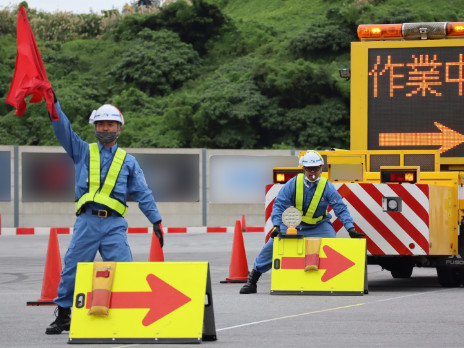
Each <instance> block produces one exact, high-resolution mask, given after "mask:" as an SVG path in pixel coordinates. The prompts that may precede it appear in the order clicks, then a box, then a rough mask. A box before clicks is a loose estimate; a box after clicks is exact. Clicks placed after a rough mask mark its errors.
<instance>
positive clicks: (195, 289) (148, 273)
mask: <svg viewBox="0 0 464 348" xmlns="http://www.w3.org/2000/svg"><path fill="white" fill-rule="evenodd" d="M92 277H93V263H79V264H78V267H77V275H76V285H75V290H74V305H73V312H72V319H71V329H70V332H69V341H68V343H199V342H201V341H202V339H204V340H215V339H216V329H215V326H214V313H213V303H212V293H211V280H210V275H209V266H208V263H207V262H118V263H117V267H116V269H115V273H114V280H113V286H112V291H111V299H110V305H109V315H108V316H106V317H101V316H91V315H88V313H89V308H90V303H91V298H92ZM205 299H206V300H205Z"/></svg>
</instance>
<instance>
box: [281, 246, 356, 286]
mask: <svg viewBox="0 0 464 348" xmlns="http://www.w3.org/2000/svg"><path fill="white" fill-rule="evenodd" d="M322 248H323V250H324V252H325V254H326V255H327V257H324V258H320V259H319V271H321V270H325V273H324V274H323V275H322V277H321V281H323V282H326V281H328V280H330V279H332V278H334V277H336V276H337V275H339V274H340V273H342V272H345V271H346V270H347V269H349V268H351V267H353V266H354V265H355V263H354V262H353V261H351V260H350V259H348V258H347V257H345V256H343V255H342V254H340V253H339V252H338V251H336V250H334V249H332V248H331V247H329V246H328V245H324V246H323V247H322ZM281 263H282V266H281V268H282V269H301V270H303V269H304V268H305V258H304V257H282V261H281ZM319 271H317V272H319Z"/></svg>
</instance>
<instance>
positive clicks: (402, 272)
mask: <svg viewBox="0 0 464 348" xmlns="http://www.w3.org/2000/svg"><path fill="white" fill-rule="evenodd" d="M412 269H413V267H412V266H411V267H409V266H406V267H398V268H392V269H391V270H390V272H391V275H392V277H393V278H411V275H412Z"/></svg>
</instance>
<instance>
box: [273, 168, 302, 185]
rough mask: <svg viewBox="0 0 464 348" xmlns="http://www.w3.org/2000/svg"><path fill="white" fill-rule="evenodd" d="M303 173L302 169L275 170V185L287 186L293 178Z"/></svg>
mask: <svg viewBox="0 0 464 348" xmlns="http://www.w3.org/2000/svg"><path fill="white" fill-rule="evenodd" d="M299 173H302V169H301V168H298V169H283V170H282V169H278V168H277V169H274V184H285V183H286V182H287V181H289V180H290V179H291V178H293V177H295V176H297V175H298V174H299Z"/></svg>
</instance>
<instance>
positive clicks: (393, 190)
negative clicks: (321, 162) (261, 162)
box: [265, 183, 429, 255]
mask: <svg viewBox="0 0 464 348" xmlns="http://www.w3.org/2000/svg"><path fill="white" fill-rule="evenodd" d="M334 185H335V188H336V189H337V190H338V192H339V193H340V195H341V196H342V197H343V201H344V202H345V203H346V205H347V207H348V210H349V211H350V214H351V216H352V217H353V220H354V224H355V226H356V229H357V230H359V231H361V232H363V233H364V234H366V236H367V251H368V254H370V255H427V254H428V253H429V187H428V185H423V184H416V185H401V184H368V183H366V184H364V183H360V184H356V183H346V184H344V183H334ZM282 186H283V185H281V184H274V185H267V186H266V225H265V232H266V233H269V231H271V229H272V227H273V224H272V221H271V219H270V217H271V213H272V205H273V204H274V201H275V198H276V196H277V193H278V192H279V191H280V189H281V188H282ZM383 197H401V198H402V211H401V212H384V211H383V209H382V198H383ZM330 211H331V208H330V207H329V212H330ZM331 221H332V224H333V225H334V228H335V231H336V232H337V236H338V237H342V238H343V237H346V238H348V237H349V235H348V232H347V231H346V230H345V228H344V227H343V225H342V223H341V221H340V220H338V219H337V218H336V217H335V215H334V214H333V212H332V220H331Z"/></svg>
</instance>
